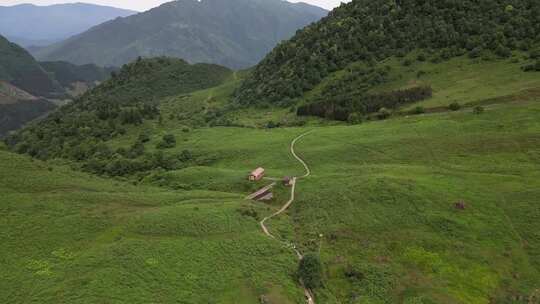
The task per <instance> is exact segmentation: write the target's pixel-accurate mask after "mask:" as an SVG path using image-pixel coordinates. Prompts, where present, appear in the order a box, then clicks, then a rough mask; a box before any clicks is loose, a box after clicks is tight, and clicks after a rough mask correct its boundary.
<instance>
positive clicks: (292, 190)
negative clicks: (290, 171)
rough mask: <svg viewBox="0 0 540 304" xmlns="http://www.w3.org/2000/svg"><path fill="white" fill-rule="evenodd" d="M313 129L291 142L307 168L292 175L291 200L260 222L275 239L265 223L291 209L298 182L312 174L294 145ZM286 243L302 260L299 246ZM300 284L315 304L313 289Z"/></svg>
mask: <svg viewBox="0 0 540 304" xmlns="http://www.w3.org/2000/svg"><path fill="white" fill-rule="evenodd" d="M311 132H313V131H308V132H306V133H303V134H302V135H300V136H298V137H296V138H295V139H293V141H292V142H291V148H290V150H291V154H292V156H293V157H294V158H296V160H298V161H299V162H300V163H301V164H302V166H304V169H305V170H306V173H305V174H304V175H302V176H299V177H297V176H295V177H292V180H291V183H292V186H291V196H290V198H289V200H288V201H287V202H286V203H285V205H283V207H281V208H280V209H279V210H278V211H276V212H275V213H273V214H271V215H269V216H267V217H265V218H264V219H263V220H262V221H261V222H260V225H261V228H262V230H263V232H264V234H266V235H267V236H269V237H271V238H273V239H276V240H277V238H276V237H275V236H274V235H273V234H272V233H271V232H270V231H269V230H268V228H267V227H266V225H265V223H266V222H267V221H268V220H270V219H272V218H273V217H276V216H278V215H280V214H281V213H283V212H285V211H286V210H287V209H289V207H290V206H291V205H292V203H293V202H294V194H295V191H296V182H297V181H298V180H300V179H302V178H305V177H308V176H310V175H311V170H310V169H309V166H308V165H307V163H306V162H305V161H304V160H303V159H302V158H301V157H300V156H298V155H297V154H296V152H295V151H294V145H295V144H296V142H297V141H298V140H300V139H301V138H302V137H304V136H306V135H308V134H309V133H311ZM284 243H285V245H286V246H287V247H290V248H292V250H293V251H294V252H295V253H296V256H297V257H298V260H302V258H303V257H304V256H303V255H302V253H301V252H300V251H299V250H298V249H297V247H296V246H295V245H294V244H292V243H287V242H284ZM300 284H301V285H302V288H303V289H304V295H305V296H306V302H307V304H315V300H314V298H313V293H312V292H311V290H309V289H308V288H306V287H305V285H304V282H302V281H301V280H300Z"/></svg>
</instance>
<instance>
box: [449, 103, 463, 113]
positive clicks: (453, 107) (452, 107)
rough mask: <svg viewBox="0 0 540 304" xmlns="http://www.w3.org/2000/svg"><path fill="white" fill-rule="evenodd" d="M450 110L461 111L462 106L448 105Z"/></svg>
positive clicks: (456, 104) (457, 104)
mask: <svg viewBox="0 0 540 304" xmlns="http://www.w3.org/2000/svg"><path fill="white" fill-rule="evenodd" d="M448 109H450V110H452V111H457V110H459V109H461V105H460V104H459V103H458V102H452V103H451V104H449V105H448Z"/></svg>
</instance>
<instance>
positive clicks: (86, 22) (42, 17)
mask: <svg viewBox="0 0 540 304" xmlns="http://www.w3.org/2000/svg"><path fill="white" fill-rule="evenodd" d="M135 13H136V12H135V11H130V10H124V9H119V8H114V7H108V6H100V5H94V4H86V3H71V4H70V3H68V4H56V5H49V6H37V5H32V4H20V5H15V6H0V34H1V35H3V36H5V37H7V38H8V39H9V40H11V41H13V42H15V43H17V44H19V45H21V46H23V47H29V46H44V45H48V44H52V43H54V42H58V41H61V40H64V39H67V38H69V37H71V36H73V35H76V34H79V33H81V32H84V31H86V30H88V29H89V28H91V27H93V26H95V25H98V24H100V23H103V22H105V21H108V20H111V19H114V18H117V17H126V16H129V15H132V14H135Z"/></svg>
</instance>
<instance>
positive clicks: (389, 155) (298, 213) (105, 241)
mask: <svg viewBox="0 0 540 304" xmlns="http://www.w3.org/2000/svg"><path fill="white" fill-rule="evenodd" d="M510 60H511V59H509V60H508V62H507V61H503V60H499V61H490V62H482V61H477V62H473V61H471V60H470V59H464V58H457V59H452V60H450V61H448V62H443V63H440V64H437V65H434V64H431V63H418V62H416V63H413V64H412V66H408V67H405V66H403V65H401V63H399V61H395V62H392V61H389V62H387V63H386V64H390V65H393V66H394V68H393V69H392V71H393V72H392V73H394V72H395V74H391V77H393V78H392V79H391V81H390V82H389V83H386V84H384V85H382V86H381V87H379V88H376V89H380V90H383V89H384V90H388V89H396V88H402V87H406V86H407V85H410V84H412V82H411V81H412V80H411V79H416V78H417V77H416V75H417V72H418V71H419V70H423V71H425V72H426V73H425V74H424V75H423V76H422V77H420V79H416V80H414V81H421V82H424V83H429V84H431V85H432V87H433V89H434V97H433V98H431V99H428V100H425V101H422V102H421V103H419V104H415V105H413V106H417V105H423V106H425V107H426V108H431V107H433V108H436V107H443V106H446V105H448V104H449V103H450V102H453V101H458V102H460V103H461V104H467V103H470V104H483V105H484V106H485V111H484V112H483V113H482V114H479V115H478V114H474V113H473V111H472V109H471V108H462V109H461V110H459V111H454V112H449V111H444V112H438V113H431V114H421V115H411V116H405V115H400V116H396V117H393V118H391V119H388V120H383V121H370V122H365V123H363V124H360V125H354V126H353V125H346V124H343V123H336V122H328V121H322V120H320V119H315V118H298V117H296V116H295V115H294V111H291V110H290V109H279V110H276V109H274V108H264V109H247V110H246V109H229V110H228V111H225V114H223V115H224V116H225V117H226V118H227V119H229V120H230V121H231V122H232V123H229V124H230V125H231V126H229V127H223V126H213V127H203V126H204V125H205V123H206V122H205V117H207V114H209V113H212V112H219V110H220V109H223V107H227V105H228V104H229V101H230V99H229V97H228V96H230V94H231V93H232V92H233V91H234V89H235V88H236V87H238V84H239V77H238V76H237V74H236V73H235V74H234V75H231V76H230V79H229V81H227V82H226V83H224V84H222V85H220V86H218V87H215V88H211V89H207V90H202V91H197V92H194V93H190V94H185V95H181V96H176V97H168V98H167V99H166V100H165V101H163V103H162V104H161V106H160V110H161V113H162V116H163V120H162V121H157V120H145V121H144V123H143V124H142V125H138V126H127V127H126V134H125V135H123V136H119V137H116V138H114V139H113V140H110V141H108V142H107V145H108V146H110V147H111V148H115V149H116V148H120V147H123V148H129V147H130V146H131V145H132V144H133V143H134V142H135V141H136V140H137V138H138V137H139V135H140V134H142V133H145V134H147V135H148V136H149V141H148V142H146V143H145V144H144V145H145V151H146V152H155V151H156V149H157V148H156V145H157V144H158V143H159V142H160V141H161V139H162V137H163V135H165V134H172V135H174V137H175V138H176V142H177V143H176V145H175V147H173V148H170V149H166V150H163V151H164V153H165V154H167V155H179V154H181V153H183V152H184V151H189V153H191V154H192V155H193V158H194V159H204V160H205V161H204V162H199V163H198V164H197V165H196V166H188V167H186V168H183V169H178V170H169V171H165V170H162V169H158V170H155V171H153V172H151V173H150V174H148V175H146V176H144V178H130V177H124V178H117V179H113V178H109V179H106V178H100V177H96V176H92V175H88V174H83V173H80V172H78V171H75V170H72V169H70V168H69V166H68V165H69V163H68V162H66V161H60V160H52V161H49V162H40V161H37V160H32V159H31V158H27V157H24V156H19V155H16V154H12V153H9V152H5V151H2V149H1V148H0V179H1V183H0V193H1V194H2V195H1V196H0V214H2V216H0V244H1V246H2V250H0V262H1V265H2V269H1V272H0V302H1V303H239V304H242V303H246V304H247V303H260V298H261V296H264V297H265V298H266V299H267V301H268V302H269V303H271V304H283V303H285V304H286V303H303V302H304V300H303V295H302V290H301V288H300V287H299V286H298V284H297V283H296V282H297V279H296V269H297V260H296V257H295V255H294V253H293V252H292V251H291V250H290V249H288V248H286V247H284V246H282V243H280V242H277V241H275V240H271V239H269V238H267V237H265V236H264V234H263V233H262V231H261V230H260V227H259V224H258V221H259V220H260V219H261V218H263V217H264V216H266V215H268V214H270V213H272V212H274V211H275V210H277V209H278V208H279V207H280V206H281V205H282V204H283V203H284V202H285V201H286V200H287V198H288V195H289V193H288V191H289V190H288V188H285V187H283V186H277V187H276V189H275V198H274V199H273V200H272V201H270V202H268V203H258V202H257V203H256V202H247V201H245V200H244V197H245V196H246V195H247V194H249V193H250V192H251V191H253V190H255V189H257V187H259V186H262V185H265V184H267V183H269V181H267V180H265V181H261V182H258V183H249V182H248V181H247V180H246V174H247V173H248V172H249V171H250V170H252V169H254V168H255V167H257V166H263V167H265V168H266V170H267V176H270V177H282V176H286V175H287V176H298V175H303V173H304V169H303V167H302V166H301V165H300V164H299V163H298V162H297V161H296V160H295V159H294V158H293V157H292V155H291V154H290V152H289V145H290V142H291V140H292V139H294V138H295V137H296V136H298V135H300V134H303V133H305V132H307V131H313V133H311V134H310V135H308V136H306V137H304V138H302V139H301V140H300V141H299V142H298V143H297V146H296V151H297V153H298V154H299V155H301V156H302V157H303V158H304V159H305V160H306V162H307V163H308V164H309V166H310V167H311V169H312V175H311V176H310V177H308V178H306V179H302V180H300V181H299V182H298V184H297V192H296V196H297V200H296V201H295V202H294V204H293V205H292V207H291V209H289V210H288V211H287V212H286V213H285V214H282V215H280V216H279V217H277V218H275V219H272V220H270V221H269V222H268V223H267V226H268V227H269V229H271V230H272V232H273V233H274V234H275V235H277V236H279V237H280V238H281V239H282V240H286V241H288V242H289V241H290V242H294V243H295V244H297V245H298V247H299V249H300V250H301V251H302V252H304V253H307V252H316V253H319V254H320V256H321V259H322V262H323V266H324V277H325V282H324V288H321V289H318V290H315V295H316V300H317V301H316V302H317V303H318V304H320V303H328V304H334V303H352V304H360V303H361V304H367V303H377V304H379V303H381V304H382V303H403V304H420V303H422V304H431V303H437V304H439V303H442V304H447V303H448V304H453V303H475V304H476V303H478V304H488V303H516V304H517V303H538V301H539V297H540V291H539V289H540V205H539V200H538V198H539V197H540V97H538V95H537V94H536V93H535V92H536V91H537V90H538V87H539V86H540V82H539V79H538V74H537V73H521V72H518V69H519V64H518V63H511V62H510ZM479 71H483V72H479ZM392 75H393V76H392ZM397 75H404V76H397ZM409 76H410V77H409ZM313 94H316V92H314V93H313ZM307 96H308V97H309V94H308V95H307ZM411 107H412V106H411ZM407 109H408V108H406V109H405V110H407ZM220 115H221V114H220ZM197 120H199V121H200V123H196V122H197ZM269 121H273V122H279V123H282V124H283V125H285V126H294V127H288V128H257V127H261V126H265V125H267V123H268V122H269ZM240 126H241V127H240ZM72 165H73V163H72ZM74 167H77V166H76V165H75V166H74ZM457 202H463V203H464V206H465V208H464V210H460V209H458V208H456V207H455V204H456V203H457Z"/></svg>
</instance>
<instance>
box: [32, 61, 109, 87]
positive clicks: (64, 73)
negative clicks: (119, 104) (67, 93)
mask: <svg viewBox="0 0 540 304" xmlns="http://www.w3.org/2000/svg"><path fill="white" fill-rule="evenodd" d="M39 64H40V65H41V67H43V69H44V70H45V71H47V72H48V73H50V74H51V75H52V76H53V77H54V79H56V80H57V81H58V82H59V83H60V84H61V85H62V86H63V87H64V88H74V87H75V86H76V84H77V83H84V84H85V85H87V86H88V87H93V86H95V85H96V84H98V83H100V82H102V81H104V80H106V79H108V78H109V77H110V75H111V73H112V72H116V71H118V70H119V69H117V68H112V67H110V68H102V67H98V66H97V65H95V64H85V65H74V64H72V63H69V62H64V61H43V62H40V63H39Z"/></svg>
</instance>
